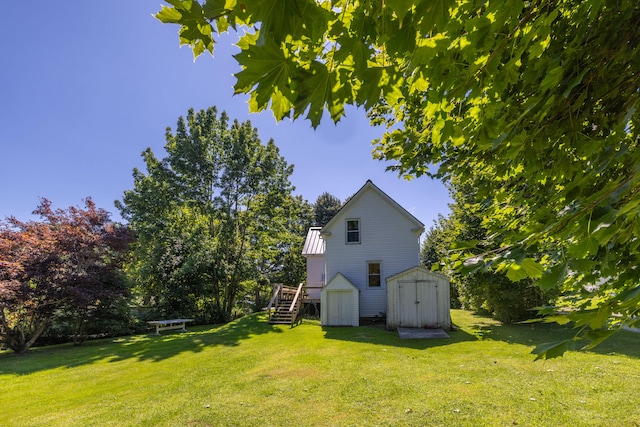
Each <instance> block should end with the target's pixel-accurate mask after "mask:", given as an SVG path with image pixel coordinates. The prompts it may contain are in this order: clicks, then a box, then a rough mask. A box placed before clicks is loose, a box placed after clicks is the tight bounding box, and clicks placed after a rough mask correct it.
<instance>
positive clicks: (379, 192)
mask: <svg viewBox="0 0 640 427" xmlns="http://www.w3.org/2000/svg"><path fill="white" fill-rule="evenodd" d="M369 190H371V191H373V192H374V193H376V194H377V195H378V196H380V197H381V198H382V199H383V200H384V201H386V202H387V203H388V204H389V205H390V206H391V207H393V208H394V209H395V210H397V211H398V212H399V213H400V214H402V215H403V216H405V217H406V218H407V219H408V220H409V222H411V223H413V224H415V228H414V231H420V233H422V232H423V231H424V224H423V223H422V222H421V221H420V220H419V219H418V218H416V217H415V216H413V215H412V214H411V213H409V211H407V210H406V209H405V208H403V207H402V206H400V205H399V204H398V202H396V201H395V200H393V199H392V198H391V197H389V196H388V195H387V193H385V192H384V191H382V190H381V189H380V188H378V187H377V186H376V185H375V184H374V183H373V182H372V181H371V180H370V179H368V180H367V182H366V183H365V184H364V185H363V186H362V187H361V188H360V189H359V190H358V191H357V192H356V194H354V195H353V197H351V198H350V199H349V201H348V202H347V203H345V204H344V205H343V206H342V207H341V208H340V210H339V211H338V212H337V213H336V214H335V215H334V216H333V218H331V220H330V221H329V222H328V223H327V224H325V226H324V227H322V229H321V230H320V234H323V233H325V232H326V231H327V230H328V229H330V228H331V227H333V225H334V224H335V223H336V222H337V221H339V220H340V219H339V217H340V216H342V214H344V212H345V211H346V210H347V209H348V208H349V206H352V205H353V204H355V203H357V201H358V199H360V198H361V197H362V195H363V194H364V193H365V192H366V191H369Z"/></svg>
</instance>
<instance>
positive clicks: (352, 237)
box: [347, 219, 360, 243]
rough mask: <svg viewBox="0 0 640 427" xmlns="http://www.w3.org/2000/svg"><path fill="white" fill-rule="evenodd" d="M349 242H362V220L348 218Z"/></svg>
mask: <svg viewBox="0 0 640 427" xmlns="http://www.w3.org/2000/svg"><path fill="white" fill-rule="evenodd" d="M347 243H360V220H359V219H348V220H347Z"/></svg>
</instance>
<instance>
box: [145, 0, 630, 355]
mask: <svg viewBox="0 0 640 427" xmlns="http://www.w3.org/2000/svg"><path fill="white" fill-rule="evenodd" d="M168 3H169V4H170V5H171V6H170V7H163V8H162V10H161V11H160V12H159V13H158V14H157V17H158V18H159V19H160V20H161V21H163V22H169V23H176V24H179V25H180V42H181V43H183V44H188V45H190V46H191V47H192V48H193V51H194V54H195V55H196V56H197V55H199V54H201V53H203V52H205V51H210V52H213V48H214V40H215V36H216V34H219V33H221V32H224V31H227V30H228V29H229V28H234V29H239V28H240V29H242V31H240V32H239V41H238V46H239V47H240V49H241V51H240V53H238V54H237V55H236V56H235V58H236V59H237V61H238V63H239V64H240V67H241V70H240V71H239V72H238V73H237V74H236V78H237V82H236V85H235V90H236V92H238V93H248V94H250V99H251V102H250V107H251V109H252V110H254V111H260V110H264V109H266V108H270V109H271V110H272V111H273V113H274V115H275V117H276V118H277V119H281V118H283V117H287V116H289V117H293V118H296V117H299V116H301V115H305V114H306V118H308V119H309V120H310V121H311V123H312V124H313V126H317V125H318V123H319V122H320V120H321V118H322V116H323V113H324V112H325V111H328V112H329V114H330V116H331V118H332V119H333V120H339V119H340V118H341V117H342V116H343V115H344V105H345V104H355V105H358V106H362V107H364V108H365V109H366V110H368V111H369V112H371V113H372V115H373V119H374V121H375V122H376V123H385V124H386V125H387V126H388V128H387V129H388V131H387V133H386V134H385V135H384V137H383V138H381V139H380V140H379V141H378V143H377V146H376V156H377V157H378V158H381V159H386V160H391V161H395V162H396V164H395V166H393V167H392V169H395V170H396V171H398V172H399V173H400V174H403V175H407V176H411V175H421V174H426V173H429V174H433V175H434V176H437V177H440V178H442V179H444V180H448V179H451V178H452V177H457V178H459V179H461V180H463V181H465V182H468V183H469V184H470V185H473V186H474V187H475V188H477V189H478V191H479V196H480V197H479V199H480V200H483V203H484V204H485V205H487V209H486V210H485V211H484V215H485V216H484V219H483V223H484V226H485V227H486V228H487V230H488V231H489V233H492V232H496V233H500V234H501V236H502V239H501V242H502V247H501V248H500V249H497V250H492V251H490V252H487V253H483V254H480V255H477V256H475V257H473V258H472V259H471V260H468V261H467V262H466V263H467V264H470V263H475V265H476V266H479V267H483V268H484V267H487V266H490V267H492V268H499V269H506V270H508V271H509V272H510V273H509V276H510V277H511V278H513V279H518V278H523V279H525V278H531V279H536V280H539V282H538V284H539V285H540V286H542V287H551V286H552V285H555V284H556V283H563V284H564V287H565V290H566V291H567V292H574V293H576V298H578V297H579V298H581V302H580V303H578V304H577V308H578V309H579V310H578V311H571V314H570V315H569V318H570V319H571V320H573V321H574V322H575V325H576V326H577V327H579V328H580V329H579V333H578V335H584V336H588V337H589V338H591V339H592V340H593V342H595V343H597V342H598V340H599V339H601V338H604V337H606V336H607V335H608V334H609V333H610V330H615V329H620V328H622V327H623V326H631V325H634V324H635V323H636V322H637V321H638V320H637V319H638V317H637V314H638V307H639V306H640V287H639V285H638V283H640V270H639V269H638V268H637V267H636V266H637V264H638V256H637V253H638V247H639V246H640V222H639V219H638V212H639V208H640V197H638V188H640V161H639V156H640V152H639V150H638V147H637V140H638V133H637V132H638V124H639V123H638V119H639V118H640V113H639V112H638V102H639V99H640V91H639V90H638V89H639V80H640V49H638V44H639V43H640V25H638V22H639V20H640V6H639V5H638V2H637V1H636V0H619V1H615V2H611V1H603V0H533V1H522V0H413V1H399V0H369V1H366V0H363V1H357V0H356V1H347V0H335V1H315V0H282V1H278V2H264V1H261V0H245V1H242V2H236V1H233V0H207V1H202V2H198V1H193V0H171V1H168ZM432 165H437V166H435V168H434V169H433V170H430V169H429V168H430V167H432ZM522 218H526V222H525V223H524V226H520V227H514V224H523V222H522V221H521V219H522ZM540 245H543V246H545V247H546V248H552V247H555V248H556V250H555V251H549V252H546V253H545V256H544V257H538V256H537V255H536V254H540V253H542V252H541V251H540V250H539V246H540ZM460 263H461V264H463V261H460ZM568 344H569V343H568V342H565V343H560V344H558V346H556V347H555V348H547V349H546V350H543V353H542V355H543V356H553V355H557V354H561V353H562V352H563V351H564V349H566V348H567V346H568Z"/></svg>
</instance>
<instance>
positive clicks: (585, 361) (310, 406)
mask: <svg viewBox="0 0 640 427" xmlns="http://www.w3.org/2000/svg"><path fill="white" fill-rule="evenodd" d="M452 316H453V320H454V322H455V323H456V324H457V325H458V326H459V327H460V330H458V331H456V332H452V333H451V338H449V339H435V340H400V339H399V338H398V337H397V334H396V333H395V332H390V331H386V330H385V329H384V328H382V327H380V326H364V327H359V328H323V327H321V326H319V324H318V323H317V322H313V321H304V322H303V323H302V324H300V325H297V326H295V327H293V328H291V327H289V326H282V325H268V324H267V322H266V318H265V316H264V315H263V314H257V315H253V316H250V317H247V318H243V319H240V320H238V321H235V322H232V323H230V324H228V325H224V326H215V327H191V328H189V330H188V331H187V332H186V333H185V332H182V333H180V332H177V333H165V335H163V336H160V337H158V336H154V335H141V336H134V337H126V338H119V339H111V340H102V341H93V342H88V343H86V344H85V345H84V346H82V347H73V346H68V345H64V346H53V347H44V348H38V349H33V350H31V351H30V352H29V353H28V354H26V355H24V356H16V355H14V354H12V353H10V352H2V353H0V396H1V399H2V403H1V407H2V410H1V411H0V425H3V426H43V425H46V426H127V425H131V426H194V427H195V426H218V425H220V426H234V425H236V426H247V425H256V426H258V425H260V426H284V425H292V426H351V425H353V426H359V425H365V426H366V425H370V426H373V425H376V426H377V425H382V426H386V425H389V426H403V425H404V426H439V425H442V426H511V425H520V426H638V425H640V407H638V396H640V334H635V333H632V332H624V333H621V334H619V335H618V336H616V337H614V338H613V339H612V340H610V341H608V342H606V343H605V344H604V345H603V346H601V347H599V348H597V349H596V351H595V352H586V353H583V352H568V353H567V354H566V355H565V356H564V357H563V358H560V359H554V360H547V361H537V362H533V359H534V357H533V356H532V355H531V354H530V351H531V349H532V348H533V345H534V344H535V343H538V342H543V341H554V340H558V339H561V338H563V337H566V336H569V335H570V334H571V330H569V329H566V328H563V327H559V326H557V325H516V326H501V325H499V324H497V323H496V322H494V321H492V320H490V319H486V318H483V317H478V316H474V315H472V314H470V313H468V312H464V311H453V313H452Z"/></svg>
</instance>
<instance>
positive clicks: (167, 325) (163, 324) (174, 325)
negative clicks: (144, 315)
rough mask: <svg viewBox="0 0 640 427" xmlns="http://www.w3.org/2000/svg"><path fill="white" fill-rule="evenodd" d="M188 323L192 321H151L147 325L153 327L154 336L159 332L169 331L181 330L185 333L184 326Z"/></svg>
mask: <svg viewBox="0 0 640 427" xmlns="http://www.w3.org/2000/svg"><path fill="white" fill-rule="evenodd" d="M189 322H193V319H169V320H151V321H149V322H147V323H148V324H150V325H153V326H155V327H156V335H160V331H167V330H169V329H181V330H183V331H186V330H187V329H186V325H187V323H189Z"/></svg>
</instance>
